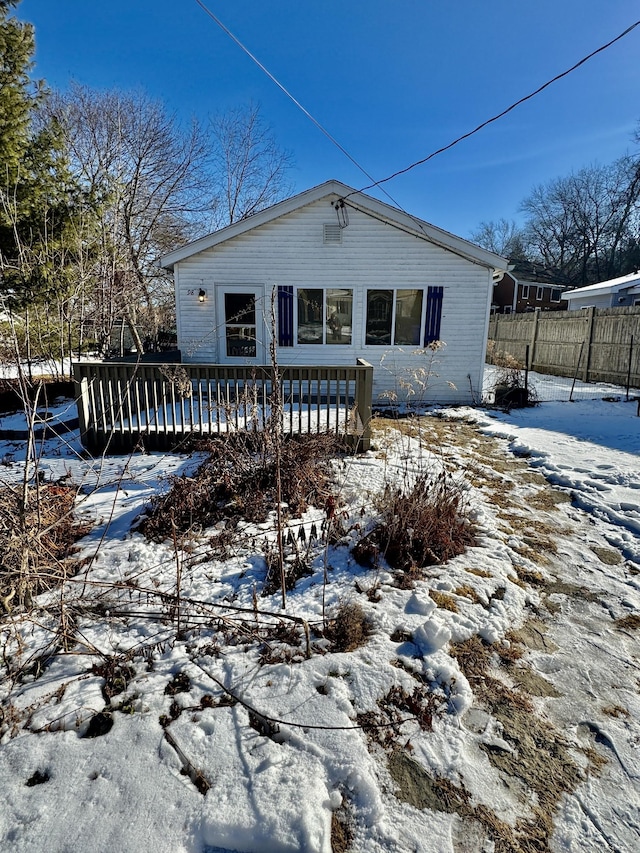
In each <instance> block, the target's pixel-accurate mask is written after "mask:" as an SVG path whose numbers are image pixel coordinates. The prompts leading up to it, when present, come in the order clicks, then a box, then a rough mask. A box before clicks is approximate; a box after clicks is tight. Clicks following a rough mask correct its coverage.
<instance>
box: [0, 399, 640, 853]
mask: <svg viewBox="0 0 640 853" xmlns="http://www.w3.org/2000/svg"><path fill="white" fill-rule="evenodd" d="M607 396H610V394H609V393H607ZM407 423H408V422H398V423H396V424H394V423H393V422H390V421H382V420H381V421H380V422H379V423H378V424H377V426H376V430H375V449H374V450H372V451H371V452H369V453H367V454H363V455H361V456H358V457H354V458H349V459H347V460H345V462H344V463H340V464H338V466H337V476H338V483H339V489H340V496H341V499H342V501H343V502H344V514H343V516H342V518H341V521H342V526H343V533H344V535H343V536H342V537H340V538H339V539H338V541H337V542H336V543H335V544H330V545H327V544H326V543H325V542H324V541H323V540H322V539H320V540H319V541H318V542H317V545H316V546H314V549H312V552H311V556H312V559H313V564H312V565H313V573H312V574H311V575H310V576H309V577H306V578H303V579H302V580H300V581H298V584H297V586H296V588H295V589H294V590H293V591H291V592H290V593H289V597H288V604H287V611H286V615H287V616H289V617H295V618H297V619H298V620H304V621H305V622H306V623H307V624H308V625H309V627H310V631H311V640H310V649H309V650H310V655H308V656H307V653H306V642H305V638H304V632H303V631H302V630H301V625H302V623H301V621H298V622H295V621H291V620H289V622H287V620H281V619H280V618H279V616H280V615H281V614H282V611H281V609H280V601H279V595H278V594H274V595H270V596H264V597H263V596H262V595H261V594H260V593H261V590H262V584H263V581H264V576H265V562H264V558H263V544H264V541H265V540H267V541H271V542H273V541H274V539H275V533H274V522H273V519H271V521H270V522H269V523H266V524H264V525H261V526H255V525H253V526H250V525H244V526H242V525H241V527H240V530H239V532H238V535H237V536H236V538H235V539H234V541H233V542H232V543H230V544H229V547H228V549H227V553H226V554H225V555H224V556H220V551H219V550H217V549H216V548H215V547H214V544H213V542H212V539H211V537H212V536H215V535H216V531H212V530H208V531H200V532H198V531H195V532H194V533H193V535H192V536H191V537H190V540H189V541H188V542H187V543H185V547H184V550H183V551H182V552H181V553H180V554H179V555H178V556H179V557H180V566H181V570H182V578H181V598H182V608H183V609H182V613H181V618H182V620H183V621H182V624H181V625H178V624H177V618H178V617H177V613H176V608H175V598H174V597H172V596H173V594H175V591H176V567H177V561H176V553H175V551H174V548H173V546H172V544H171V543H169V542H167V543H165V544H162V545H158V544H154V543H150V542H148V541H146V540H145V539H144V538H143V537H142V536H141V535H140V534H138V533H132V532H131V523H132V521H133V519H134V518H135V517H136V516H137V515H138V513H139V512H140V511H141V509H142V508H143V507H144V505H145V503H146V502H147V501H148V500H149V498H150V497H151V496H152V494H153V493H154V492H155V491H156V490H157V489H158V488H166V479H165V478H166V476H167V475H168V474H171V473H188V472H189V471H190V470H192V469H193V467H194V466H195V464H197V462H198V458H197V457H193V458H185V457H182V456H179V455H175V454H151V455H137V456H134V457H131V458H128V457H127V458H125V457H112V458H108V459H106V460H96V461H94V460H87V459H85V458H84V457H83V455H82V453H81V448H80V447H79V444H78V440H77V434H71V435H70V436H69V437H68V438H67V439H62V440H59V441H56V442H54V441H45V442H43V443H42V444H41V450H42V453H41V459H40V462H39V469H40V472H41V473H40V476H41V478H44V479H45V480H47V479H57V478H60V477H63V476H66V477H68V478H69V479H71V480H73V481H74V482H76V483H78V484H79V485H80V486H81V493H80V499H79V509H80V511H81V512H82V513H84V514H86V516H87V517H90V518H91V519H92V520H93V522H94V528H93V531H92V532H91V534H89V535H88V536H87V537H85V538H84V539H83V540H82V541H81V543H80V546H81V556H85V557H87V558H88V559H89V563H88V565H87V567H86V569H84V570H83V572H82V573H81V574H80V575H78V576H76V577H75V578H73V579H70V580H69V581H68V582H67V584H66V585H65V588H64V591H63V592H64V594H61V592H60V591H56V592H54V593H52V594H49V595H46V596H42V597H41V598H40V600H39V602H38V604H39V607H37V608H36V609H35V610H34V612H33V613H30V614H29V615H28V616H20V615H16V614H14V615H12V616H10V617H5V618H4V620H3V622H2V623H1V625H0V673H1V677H2V681H1V682H0V698H1V700H2V706H1V711H0V786H1V789H2V792H3V806H2V808H1V809H0V849H2V850H5V849H6V850H12V851H13V850H15V851H34V853H35V851H43V850H46V851H50V852H51V853H54V852H55V851H83V853H92V852H93V851H95V853H99V852H100V853H102V851H105V850H118V851H123V852H125V851H126V852H128V851H131V853H133V851H141V853H144V851H154V853H157V851H167V853H169V851H171V853H219V851H222V853H225V852H226V851H240V852H241V853H283V852H284V851H309V853H315V851H318V853H325V851H326V853H328V851H331V850H332V849H333V850H334V851H339V850H345V849H347V846H346V845H347V843H348V844H349V845H350V847H349V848H348V849H351V850H353V851H358V853H360V851H362V853H364V851H367V853H368V851H373V853H378V851H379V853H382V851H389V852H391V851H398V853H409V851H425V852H426V853H429V851H434V853H449V851H452V853H465V852H466V853H475V851H484V853H490V851H496V853H498V851H510V850H513V851H517V850H522V851H525V850H527V851H530V850H540V851H544V850H552V851H575V853H577V851H581V853H582V851H593V853H595V852H596V851H602V850H612V851H621V853H632V851H636V850H638V849H640V771H639V769H638V768H639V767H640V762H639V761H638V757H639V752H640V644H639V641H638V625H639V622H640V619H639V618H638V617H640V613H639V607H640V574H639V573H640V540H639V536H638V533H639V523H640V511H639V509H638V496H639V495H640V492H639V491H638V490H639V489H640V455H639V451H640V418H637V417H636V404H635V403H633V402H629V403H627V402H624V401H623V399H622V398H621V399H619V400H617V401H613V402H607V401H603V400H595V401H580V402H576V403H545V404H543V405H541V406H539V407H537V408H533V409H526V410H520V411H512V412H511V413H501V412H493V411H491V412H490V411H488V410H482V409H467V408H465V409H453V410H450V411H446V412H439V413H436V415H432V416H428V417H425V418H423V419H421V420H420V425H419V428H417V429H416V428H413V427H412V428H409V427H408V426H407ZM0 459H1V460H2V468H0V481H2V482H3V483H5V484H6V483H11V482H13V483H15V482H18V481H19V479H20V476H21V472H22V465H23V460H24V446H23V445H21V444H17V443H9V442H3V443H1V444H0ZM443 467H444V468H446V469H447V470H448V471H449V472H451V473H452V475H453V476H455V478H456V479H457V480H458V482H459V483H460V487H461V489H462V492H463V495H464V500H465V504H466V506H467V508H468V511H469V512H470V514H471V515H472V517H473V519H474V521H475V523H476V525H477V531H478V533H477V544H476V546H474V547H472V548H470V549H469V550H467V552H466V553H464V554H462V555H461V556H459V557H456V558H455V559H453V560H450V561H449V562H448V563H446V564H444V565H439V566H432V567H430V568H429V569H428V570H426V571H425V573H424V578H423V579H419V580H416V581H415V583H414V584H413V587H412V588H402V587H401V586H399V585H398V583H397V579H396V578H395V576H394V574H393V573H392V572H391V571H389V570H388V567H386V566H384V565H382V566H380V567H379V568H378V569H377V570H375V571H374V570H372V569H366V568H363V567H361V566H359V565H358V564H357V563H356V562H355V561H354V559H353V557H352V555H351V551H350V547H351V546H352V545H353V544H354V542H355V541H356V539H357V538H358V537H359V536H360V535H361V534H362V532H363V531H364V530H366V529H367V525H368V524H369V523H370V520H371V519H372V518H373V515H374V510H373V500H374V496H375V495H377V494H379V493H380V492H381V490H382V489H383V488H384V485H385V484H386V483H389V482H391V483H396V482H397V483H402V482H405V481H411V480H412V478H413V477H415V476H416V475H417V474H419V473H420V472H422V471H424V470H428V471H429V472H431V473H432V474H433V475H434V476H436V475H437V474H438V472H439V471H440V470H441V469H442V468H443ZM323 519H324V512H323V511H322V510H321V509H313V508H312V509H310V510H308V511H307V513H306V514H305V515H304V516H303V517H302V518H301V519H292V520H290V522H289V524H290V526H291V528H292V529H293V530H296V531H297V530H299V529H300V527H303V528H304V529H305V531H306V540H307V541H310V540H311V538H312V533H313V531H314V530H316V531H318V530H320V529H321V526H322V522H323ZM351 528H353V529H351ZM325 566H326V568H327V577H328V585H327V587H326V602H325V603H326V608H327V612H335V608H336V607H337V606H338V605H339V604H340V603H345V602H357V603H358V604H359V605H360V606H361V607H362V608H363V609H364V611H365V613H366V614H367V616H368V617H369V619H370V622H371V626H372V632H371V634H370V636H369V638H368V640H367V642H366V643H365V644H364V645H362V646H360V647H359V648H357V649H356V650H354V651H351V652H337V651H335V650H334V649H332V647H331V644H330V643H329V642H328V640H327V639H326V638H323V637H322V636H320V634H319V633H318V632H317V631H315V632H314V629H318V628H319V627H320V626H321V624H322V620H323V576H324V570H325ZM256 593H257V599H255V598H254V596H255V595H256ZM256 600H257V607H258V610H259V612H258V613H256V612H255V611H254V606H255V602H256ZM243 608H244V609H243ZM62 616H64V617H65V619H66V620H67V623H69V622H70V623H72V625H73V626H74V628H73V631H72V634H73V640H72V642H68V643H67V647H66V648H65V645H64V644H63V642H62V640H61V635H60V625H61V621H62ZM487 667H488V668H487ZM109 691H110V692H111V694H112V695H111V696H110V705H109V706H107V698H108V697H107V696H106V695H105V692H107V693H108V692H109Z"/></svg>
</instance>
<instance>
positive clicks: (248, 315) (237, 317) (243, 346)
mask: <svg viewBox="0 0 640 853" xmlns="http://www.w3.org/2000/svg"><path fill="white" fill-rule="evenodd" d="M224 315H225V339H226V345H227V357H230V358H255V357H256V354H257V347H256V297H255V294H253V293H225V295H224Z"/></svg>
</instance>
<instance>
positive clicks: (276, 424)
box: [269, 287, 287, 610]
mask: <svg viewBox="0 0 640 853" xmlns="http://www.w3.org/2000/svg"><path fill="white" fill-rule="evenodd" d="M276 294H277V289H276V288H275V287H274V288H273V289H272V291H271V317H270V319H271V329H270V332H271V342H270V346H269V352H270V355H271V417H270V419H269V430H270V432H271V441H272V443H273V458H274V465H275V475H276V521H277V527H278V530H277V537H278V569H279V572H280V587H281V591H282V609H283V610H286V608H287V579H286V576H285V569H284V541H283V536H284V531H283V520H282V389H281V386H280V370H279V367H278V350H277V345H276V328H277V327H276Z"/></svg>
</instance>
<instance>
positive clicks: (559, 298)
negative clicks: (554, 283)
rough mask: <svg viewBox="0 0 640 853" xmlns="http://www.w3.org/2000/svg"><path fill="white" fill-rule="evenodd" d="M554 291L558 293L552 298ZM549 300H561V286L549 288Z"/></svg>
mask: <svg viewBox="0 0 640 853" xmlns="http://www.w3.org/2000/svg"><path fill="white" fill-rule="evenodd" d="M554 293H557V294H558V298H557V299H554V298H553V295H554ZM549 302H562V288H561V287H552V288H551V296H550V297H549Z"/></svg>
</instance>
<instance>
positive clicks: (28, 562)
mask: <svg viewBox="0 0 640 853" xmlns="http://www.w3.org/2000/svg"><path fill="white" fill-rule="evenodd" d="M75 498H76V489H75V488H74V487H73V486H71V485H68V484H62V483H41V484H37V485H34V486H29V487H28V488H27V490H26V492H23V490H22V489H21V488H13V487H10V486H6V487H4V488H2V489H0V518H1V521H0V599H1V603H0V606H3V607H4V609H5V610H10V609H11V608H13V607H16V606H24V605H29V603H30V601H31V598H32V597H33V596H35V595H38V594H39V593H41V592H44V591H45V590H47V589H50V588H51V587H54V586H56V585H57V584H59V583H60V582H61V581H62V580H64V578H65V577H67V576H69V575H71V574H75V572H76V571H77V570H78V568H79V565H80V564H79V562H78V561H77V560H74V559H73V556H72V555H73V551H74V548H73V546H74V543H75V542H77V540H78V539H80V537H82V536H84V535H85V534H86V533H87V532H88V531H89V529H90V525H88V524H86V523H84V524H83V523H81V522H79V521H78V519H77V518H76V517H75V515H74V511H73V510H74V504H75Z"/></svg>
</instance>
